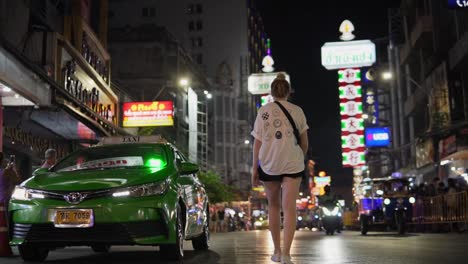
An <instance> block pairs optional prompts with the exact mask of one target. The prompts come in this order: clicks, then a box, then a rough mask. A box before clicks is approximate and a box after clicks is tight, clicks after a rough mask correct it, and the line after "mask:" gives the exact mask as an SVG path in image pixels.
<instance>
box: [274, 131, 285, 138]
mask: <svg viewBox="0 0 468 264" xmlns="http://www.w3.org/2000/svg"><path fill="white" fill-rule="evenodd" d="M275 138H276V139H281V138H283V133H281V131H276V133H275Z"/></svg>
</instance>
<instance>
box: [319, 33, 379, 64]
mask: <svg viewBox="0 0 468 264" xmlns="http://www.w3.org/2000/svg"><path fill="white" fill-rule="evenodd" d="M375 59H376V53H375V44H374V43H373V42H372V41H370V40H356V41H343V42H327V43H325V45H323V46H322V65H323V67H325V68H326V69H327V70H334V69H343V68H354V67H366V66H371V65H372V64H374V62H375Z"/></svg>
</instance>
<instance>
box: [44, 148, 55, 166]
mask: <svg viewBox="0 0 468 264" xmlns="http://www.w3.org/2000/svg"><path fill="white" fill-rule="evenodd" d="M44 158H45V161H44V164H42V166H41V168H47V169H49V168H50V167H52V166H54V165H55V163H56V162H57V151H56V150H55V149H52V148H50V149H48V150H46V151H45V155H44Z"/></svg>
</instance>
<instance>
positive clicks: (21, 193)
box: [11, 186, 45, 201]
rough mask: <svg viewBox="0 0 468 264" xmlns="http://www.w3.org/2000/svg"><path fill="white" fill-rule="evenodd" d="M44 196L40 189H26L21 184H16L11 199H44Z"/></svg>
mask: <svg viewBox="0 0 468 264" xmlns="http://www.w3.org/2000/svg"><path fill="white" fill-rule="evenodd" d="M44 198H45V196H44V194H43V193H42V192H41V191H37V190H31V189H27V188H24V187H21V186H16V187H15V190H14V191H13V194H12V195H11V199H13V200H20V201H30V200H32V199H44Z"/></svg>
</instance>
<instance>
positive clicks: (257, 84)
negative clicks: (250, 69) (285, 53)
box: [248, 72, 291, 95]
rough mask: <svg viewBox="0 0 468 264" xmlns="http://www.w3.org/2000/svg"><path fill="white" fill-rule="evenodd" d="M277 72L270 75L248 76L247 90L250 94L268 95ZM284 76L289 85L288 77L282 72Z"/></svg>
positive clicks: (255, 74) (257, 74)
mask: <svg viewBox="0 0 468 264" xmlns="http://www.w3.org/2000/svg"><path fill="white" fill-rule="evenodd" d="M278 73H279V72H270V73H254V74H251V75H250V76H249V79H248V89H249V92H250V93H251V94H254V95H256V94H269V93H270V88H271V83H272V82H273V81H274V80H275V78H276V76H277V75H278ZM282 73H283V74H284V75H285V76H286V81H288V82H289V83H291V81H290V79H289V75H288V74H287V73H285V72H282Z"/></svg>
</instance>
